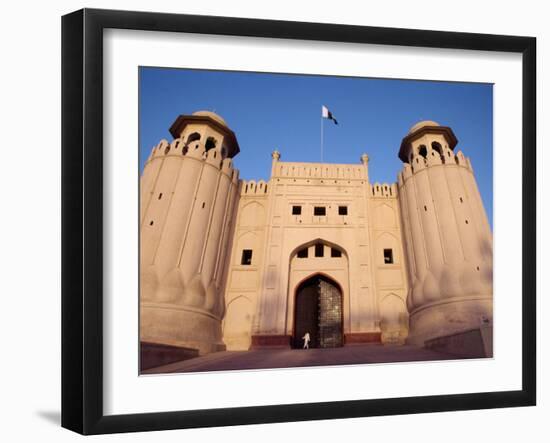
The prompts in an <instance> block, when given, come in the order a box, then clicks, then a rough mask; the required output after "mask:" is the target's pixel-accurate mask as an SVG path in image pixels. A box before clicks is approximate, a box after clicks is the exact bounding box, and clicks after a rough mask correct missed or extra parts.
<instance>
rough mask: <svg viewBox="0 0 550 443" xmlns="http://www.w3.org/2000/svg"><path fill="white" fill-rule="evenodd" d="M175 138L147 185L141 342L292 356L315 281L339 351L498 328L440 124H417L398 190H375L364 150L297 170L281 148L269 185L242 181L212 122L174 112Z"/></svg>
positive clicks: (232, 148) (469, 190)
mask: <svg viewBox="0 0 550 443" xmlns="http://www.w3.org/2000/svg"><path fill="white" fill-rule="evenodd" d="M171 132H172V135H173V136H174V141H173V142H172V143H170V144H169V143H168V142H167V141H165V140H163V141H161V142H160V143H159V144H158V145H157V146H155V147H154V148H153V150H152V152H151V156H150V158H149V159H148V161H147V163H146V165H145V168H144V171H143V174H142V177H141V234H140V235H141V299H140V313H141V314H140V315H141V326H140V330H141V331H140V333H141V340H142V341H143V342H148V343H157V344H167V345H174V346H182V347H190V348H194V349H198V350H199V351H200V352H201V353H208V352H213V351H216V350H220V349H228V350H247V349H250V348H255V347H264V346H285V347H288V346H291V345H292V343H293V340H292V337H294V335H295V330H296V326H297V325H296V321H297V320H296V318H295V317H296V312H297V307H296V300H297V294H298V292H299V291H300V290H301V289H302V288H303V285H304V282H307V281H309V280H308V279H310V278H311V277H312V276H315V275H321V276H323V278H324V279H327V280H328V281H330V282H331V284H333V286H334V288H337V291H339V293H340V295H341V298H340V300H341V307H339V309H340V308H341V314H342V315H341V324H340V325H339V326H338V327H340V328H341V332H342V337H343V342H342V344H344V345H347V344H353V343H365V342H382V343H404V342H405V341H406V340H408V341H409V342H411V343H415V344H420V345H422V344H423V343H424V341H425V340H429V339H431V338H436V337H440V336H442V335H445V334H448V333H454V332H457V331H458V332H460V331H466V330H469V329H472V328H476V327H479V324H480V321H483V322H487V321H492V234H491V230H490V226H489V223H488V221H487V216H486V214H485V210H484V208H483V204H482V202H481V198H480V195H479V192H478V190H477V185H476V181H475V178H474V176H473V170H472V167H471V164H470V162H469V160H468V159H467V158H465V157H464V155H463V154H462V153H461V152H458V153H457V154H456V155H455V153H454V152H453V149H454V147H455V145H456V138H455V137H454V134H453V133H452V130H451V129H450V128H447V127H442V126H439V125H438V124H437V123H435V122H430V121H426V122H420V123H419V124H417V125H415V126H414V127H413V128H411V131H410V132H409V134H407V136H406V137H405V138H404V139H403V144H402V145H401V150H400V152H399V155H400V158H401V159H402V160H403V161H404V169H403V171H402V172H400V173H399V175H398V183H394V184H378V183H375V184H371V183H370V181H369V173H368V167H369V164H368V163H369V159H368V156H367V155H366V154H364V155H363V156H362V157H361V159H360V162H359V163H357V164H327V163H297V162H284V161H281V158H280V157H281V156H280V154H279V153H278V152H277V151H275V152H273V154H272V168H271V177H270V179H269V180H268V181H267V182H266V181H263V180H261V181H259V182H255V181H253V180H250V181H245V180H238V171H236V170H235V169H234V168H233V167H232V162H231V158H232V157H233V156H234V155H236V154H237V153H238V152H239V147H238V143H237V140H236V137H235V135H234V134H233V132H232V131H231V130H230V129H229V127H228V126H227V124H226V123H225V122H224V120H223V119H222V118H221V117H219V116H217V115H216V114H213V113H210V112H204V111H203V112H198V113H195V114H193V115H192V116H180V117H178V119H177V120H176V122H175V123H174V124H173V125H172V127H171ZM244 155H246V153H245V154H244ZM316 208H317V209H316ZM323 208H324V209H323ZM323 211H324V215H323ZM316 214H317V215H316ZM306 250H307V257H304V255H305V254H306V253H305V251H306ZM339 312H340V311H339Z"/></svg>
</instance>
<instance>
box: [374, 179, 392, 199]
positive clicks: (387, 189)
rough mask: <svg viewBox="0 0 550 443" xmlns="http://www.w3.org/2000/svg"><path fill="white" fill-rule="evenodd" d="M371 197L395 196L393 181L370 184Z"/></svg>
mask: <svg viewBox="0 0 550 443" xmlns="http://www.w3.org/2000/svg"><path fill="white" fill-rule="evenodd" d="M370 188H371V189H370V194H371V197H375V198H397V185H396V184H395V183H391V184H389V183H378V182H377V183H374V184H373V185H370Z"/></svg>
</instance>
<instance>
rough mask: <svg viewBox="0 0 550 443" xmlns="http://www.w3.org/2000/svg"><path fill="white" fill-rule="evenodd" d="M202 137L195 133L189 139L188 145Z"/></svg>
mask: <svg viewBox="0 0 550 443" xmlns="http://www.w3.org/2000/svg"><path fill="white" fill-rule="evenodd" d="M200 139H201V135H200V134H199V133H198V132H193V133H192V134H191V135H189V137H187V144H189V143H193V142H194V141H197V140H200Z"/></svg>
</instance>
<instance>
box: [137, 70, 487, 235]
mask: <svg viewBox="0 0 550 443" xmlns="http://www.w3.org/2000/svg"><path fill="white" fill-rule="evenodd" d="M139 93H140V96H139V100H140V108H139V131H140V134H139V140H140V141H139V145H140V146H139V149H140V170H142V169H143V164H144V162H145V160H146V159H147V157H148V155H149V152H150V150H151V147H152V146H154V145H156V144H157V143H158V142H159V140H161V139H162V138H166V139H167V140H172V136H171V135H170V133H169V132H168V128H169V127H170V125H171V124H172V123H173V121H174V120H175V119H176V117H177V116H178V115H180V114H191V113H193V112H195V111H198V110H208V111H214V112H216V113H217V114H219V115H221V116H222V117H223V118H224V119H225V121H226V122H227V123H228V125H229V126H230V127H231V129H232V130H233V131H234V132H235V134H236V136H237V139H238V141H239V145H240V148H241V152H240V154H239V155H237V156H236V157H235V158H234V159H233V160H234V162H235V165H236V166H237V168H238V169H239V170H240V177H241V178H244V179H256V180H258V179H262V178H263V179H265V180H267V179H269V174H270V171H271V152H272V151H273V150H274V149H277V150H278V151H279V152H280V153H281V160H282V161H303V162H317V161H320V144H321V142H320V131H321V126H320V125H321V106H322V105H325V106H327V107H328V108H329V109H330V111H331V112H332V113H333V114H334V116H335V117H336V119H337V120H338V123H339V124H338V126H336V125H334V124H333V123H332V122H331V121H329V120H325V121H324V161H325V162H329V163H359V157H360V155H361V154H362V153H363V152H366V153H367V154H368V155H369V157H370V161H369V175H370V181H371V183H374V182H388V183H393V182H395V181H396V180H397V178H396V177H397V173H398V171H400V170H401V168H402V163H401V161H400V160H399V159H398V157H397V153H398V151H399V145H400V143H401V139H402V138H403V137H404V136H405V135H406V134H407V132H408V130H409V128H410V127H411V126H412V125H414V124H415V123H417V122H418V121H420V120H435V121H436V122H438V123H440V124H441V125H445V126H450V127H451V128H452V129H453V131H454V133H455V135H456V136H457V138H458V145H457V148H456V149H455V150H458V149H460V150H462V151H463V152H464V154H465V155H466V156H468V157H470V159H471V161H472V165H473V168H474V172H475V176H476V179H477V182H478V185H479V189H480V193H481V196H482V199H483V202H484V204H485V208H486V210H487V215H488V216H489V220H490V223H491V225H492V212H493V88H492V85H490V84H478V83H451V82H432V81H413V80H387V79H371V78H354V77H326V76H308V75H286V74H264V73H246V72H227V71H205V70H187V69H167V68H150V67H141V68H140V81H139Z"/></svg>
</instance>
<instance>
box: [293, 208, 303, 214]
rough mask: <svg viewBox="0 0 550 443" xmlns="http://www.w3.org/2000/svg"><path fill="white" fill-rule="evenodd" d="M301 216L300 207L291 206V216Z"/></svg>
mask: <svg viewBox="0 0 550 443" xmlns="http://www.w3.org/2000/svg"><path fill="white" fill-rule="evenodd" d="M301 214H302V207H301V206H293V207H292V215H301Z"/></svg>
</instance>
